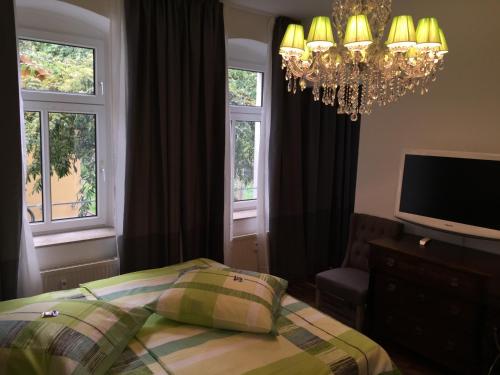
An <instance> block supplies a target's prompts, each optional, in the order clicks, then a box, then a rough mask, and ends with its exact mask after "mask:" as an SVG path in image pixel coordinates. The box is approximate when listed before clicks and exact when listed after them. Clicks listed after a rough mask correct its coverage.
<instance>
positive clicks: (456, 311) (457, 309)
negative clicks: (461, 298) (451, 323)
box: [450, 305, 462, 316]
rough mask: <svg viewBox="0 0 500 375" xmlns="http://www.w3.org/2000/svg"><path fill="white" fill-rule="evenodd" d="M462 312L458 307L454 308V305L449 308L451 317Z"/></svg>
mask: <svg viewBox="0 0 500 375" xmlns="http://www.w3.org/2000/svg"><path fill="white" fill-rule="evenodd" d="M461 312H462V310H461V309H460V307H458V306H456V305H452V306H451V307H450V313H451V315H453V316H457V315H460V313H461Z"/></svg>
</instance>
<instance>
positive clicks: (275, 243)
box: [269, 17, 360, 280]
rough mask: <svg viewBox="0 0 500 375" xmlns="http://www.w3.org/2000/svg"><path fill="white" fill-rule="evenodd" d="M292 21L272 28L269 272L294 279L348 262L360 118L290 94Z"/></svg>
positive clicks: (305, 95)
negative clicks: (285, 63) (286, 52)
mask: <svg viewBox="0 0 500 375" xmlns="http://www.w3.org/2000/svg"><path fill="white" fill-rule="evenodd" d="M290 23H292V20H290V19H288V18H284V17H279V18H277V20H276V23H275V28H274V33H273V77H272V79H273V82H272V85H273V86H272V109H273V110H272V120H271V134H270V141H269V142H270V146H269V175H270V177H269V181H270V182H269V189H270V192H269V194H270V214H269V216H270V219H269V228H270V229H269V232H270V259H271V271H272V273H274V274H277V275H279V276H282V277H285V278H288V279H291V280H294V279H305V278H308V277H312V276H314V275H315V274H316V273H317V272H320V271H323V270H325V269H328V268H330V267H335V266H339V265H340V264H341V263H342V259H343V256H344V252H345V248H346V245H347V237H348V232H349V218H350V215H351V213H352V212H353V210H354V198H355V188H356V173H357V155H358V144H359V128H360V122H359V120H358V121H357V122H352V121H351V120H350V119H349V117H348V116H346V115H338V114H337V108H336V107H331V106H325V105H323V104H321V103H320V102H316V101H314V100H313V95H312V92H311V89H306V90H305V91H304V92H298V93H297V94H295V95H294V94H291V93H289V92H288V89H287V83H288V82H287V81H286V80H285V74H284V71H283V70H282V69H281V57H280V56H279V54H278V53H277V51H278V50H279V45H280V43H281V39H282V38H283V35H284V33H285V30H286V27H287V26H288V25H289V24H290Z"/></svg>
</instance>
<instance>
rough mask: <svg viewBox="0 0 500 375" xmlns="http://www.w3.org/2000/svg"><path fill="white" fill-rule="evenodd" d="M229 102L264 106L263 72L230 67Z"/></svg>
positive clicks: (231, 103)
mask: <svg viewBox="0 0 500 375" xmlns="http://www.w3.org/2000/svg"><path fill="white" fill-rule="evenodd" d="M228 75H229V104H230V105H242V106H253V107H255V106H257V107H260V106H262V73H259V72H251V71H249V70H239V69H229V72H228Z"/></svg>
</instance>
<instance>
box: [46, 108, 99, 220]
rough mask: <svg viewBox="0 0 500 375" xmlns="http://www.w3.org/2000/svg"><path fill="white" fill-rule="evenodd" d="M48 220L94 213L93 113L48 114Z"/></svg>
mask: <svg viewBox="0 0 500 375" xmlns="http://www.w3.org/2000/svg"><path fill="white" fill-rule="evenodd" d="M49 145H50V168H51V171H50V172H51V179H50V181H51V185H50V188H51V192H50V193H51V197H52V220H61V219H72V218H77V217H87V216H96V215H97V205H96V204H97V175H96V115H94V114H82V113H54V112H51V113H49Z"/></svg>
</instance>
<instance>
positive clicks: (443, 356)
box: [374, 311, 478, 374]
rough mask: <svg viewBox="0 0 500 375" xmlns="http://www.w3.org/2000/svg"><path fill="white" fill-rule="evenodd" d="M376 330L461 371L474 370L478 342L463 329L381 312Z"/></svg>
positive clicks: (376, 322)
mask: <svg viewBox="0 0 500 375" xmlns="http://www.w3.org/2000/svg"><path fill="white" fill-rule="evenodd" d="M376 315H377V316H378V318H377V319H376V321H375V322H374V330H375V333H376V334H377V336H378V337H383V338H385V339H389V340H391V341H394V342H397V343H399V344H400V345H402V346H405V347H406V348H408V349H412V350H414V351H416V352H419V353H421V354H422V355H424V356H426V357H428V358H430V359H432V360H434V361H436V362H439V363H441V364H443V365H446V366H447V367H448V368H450V369H454V370H456V371H458V372H460V373H467V374H468V373H471V374H473V373H475V372H474V371H472V370H473V369H477V358H478V355H477V354H476V352H477V345H476V343H475V339H474V337H473V336H472V335H469V334H466V333H464V332H462V331H460V330H446V329H440V328H436V327H435V326H434V325H429V324H427V322H426V321H425V320H421V319H417V318H414V317H408V316H406V315H402V314H399V313H397V312H395V311H378V312H377V313H376Z"/></svg>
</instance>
